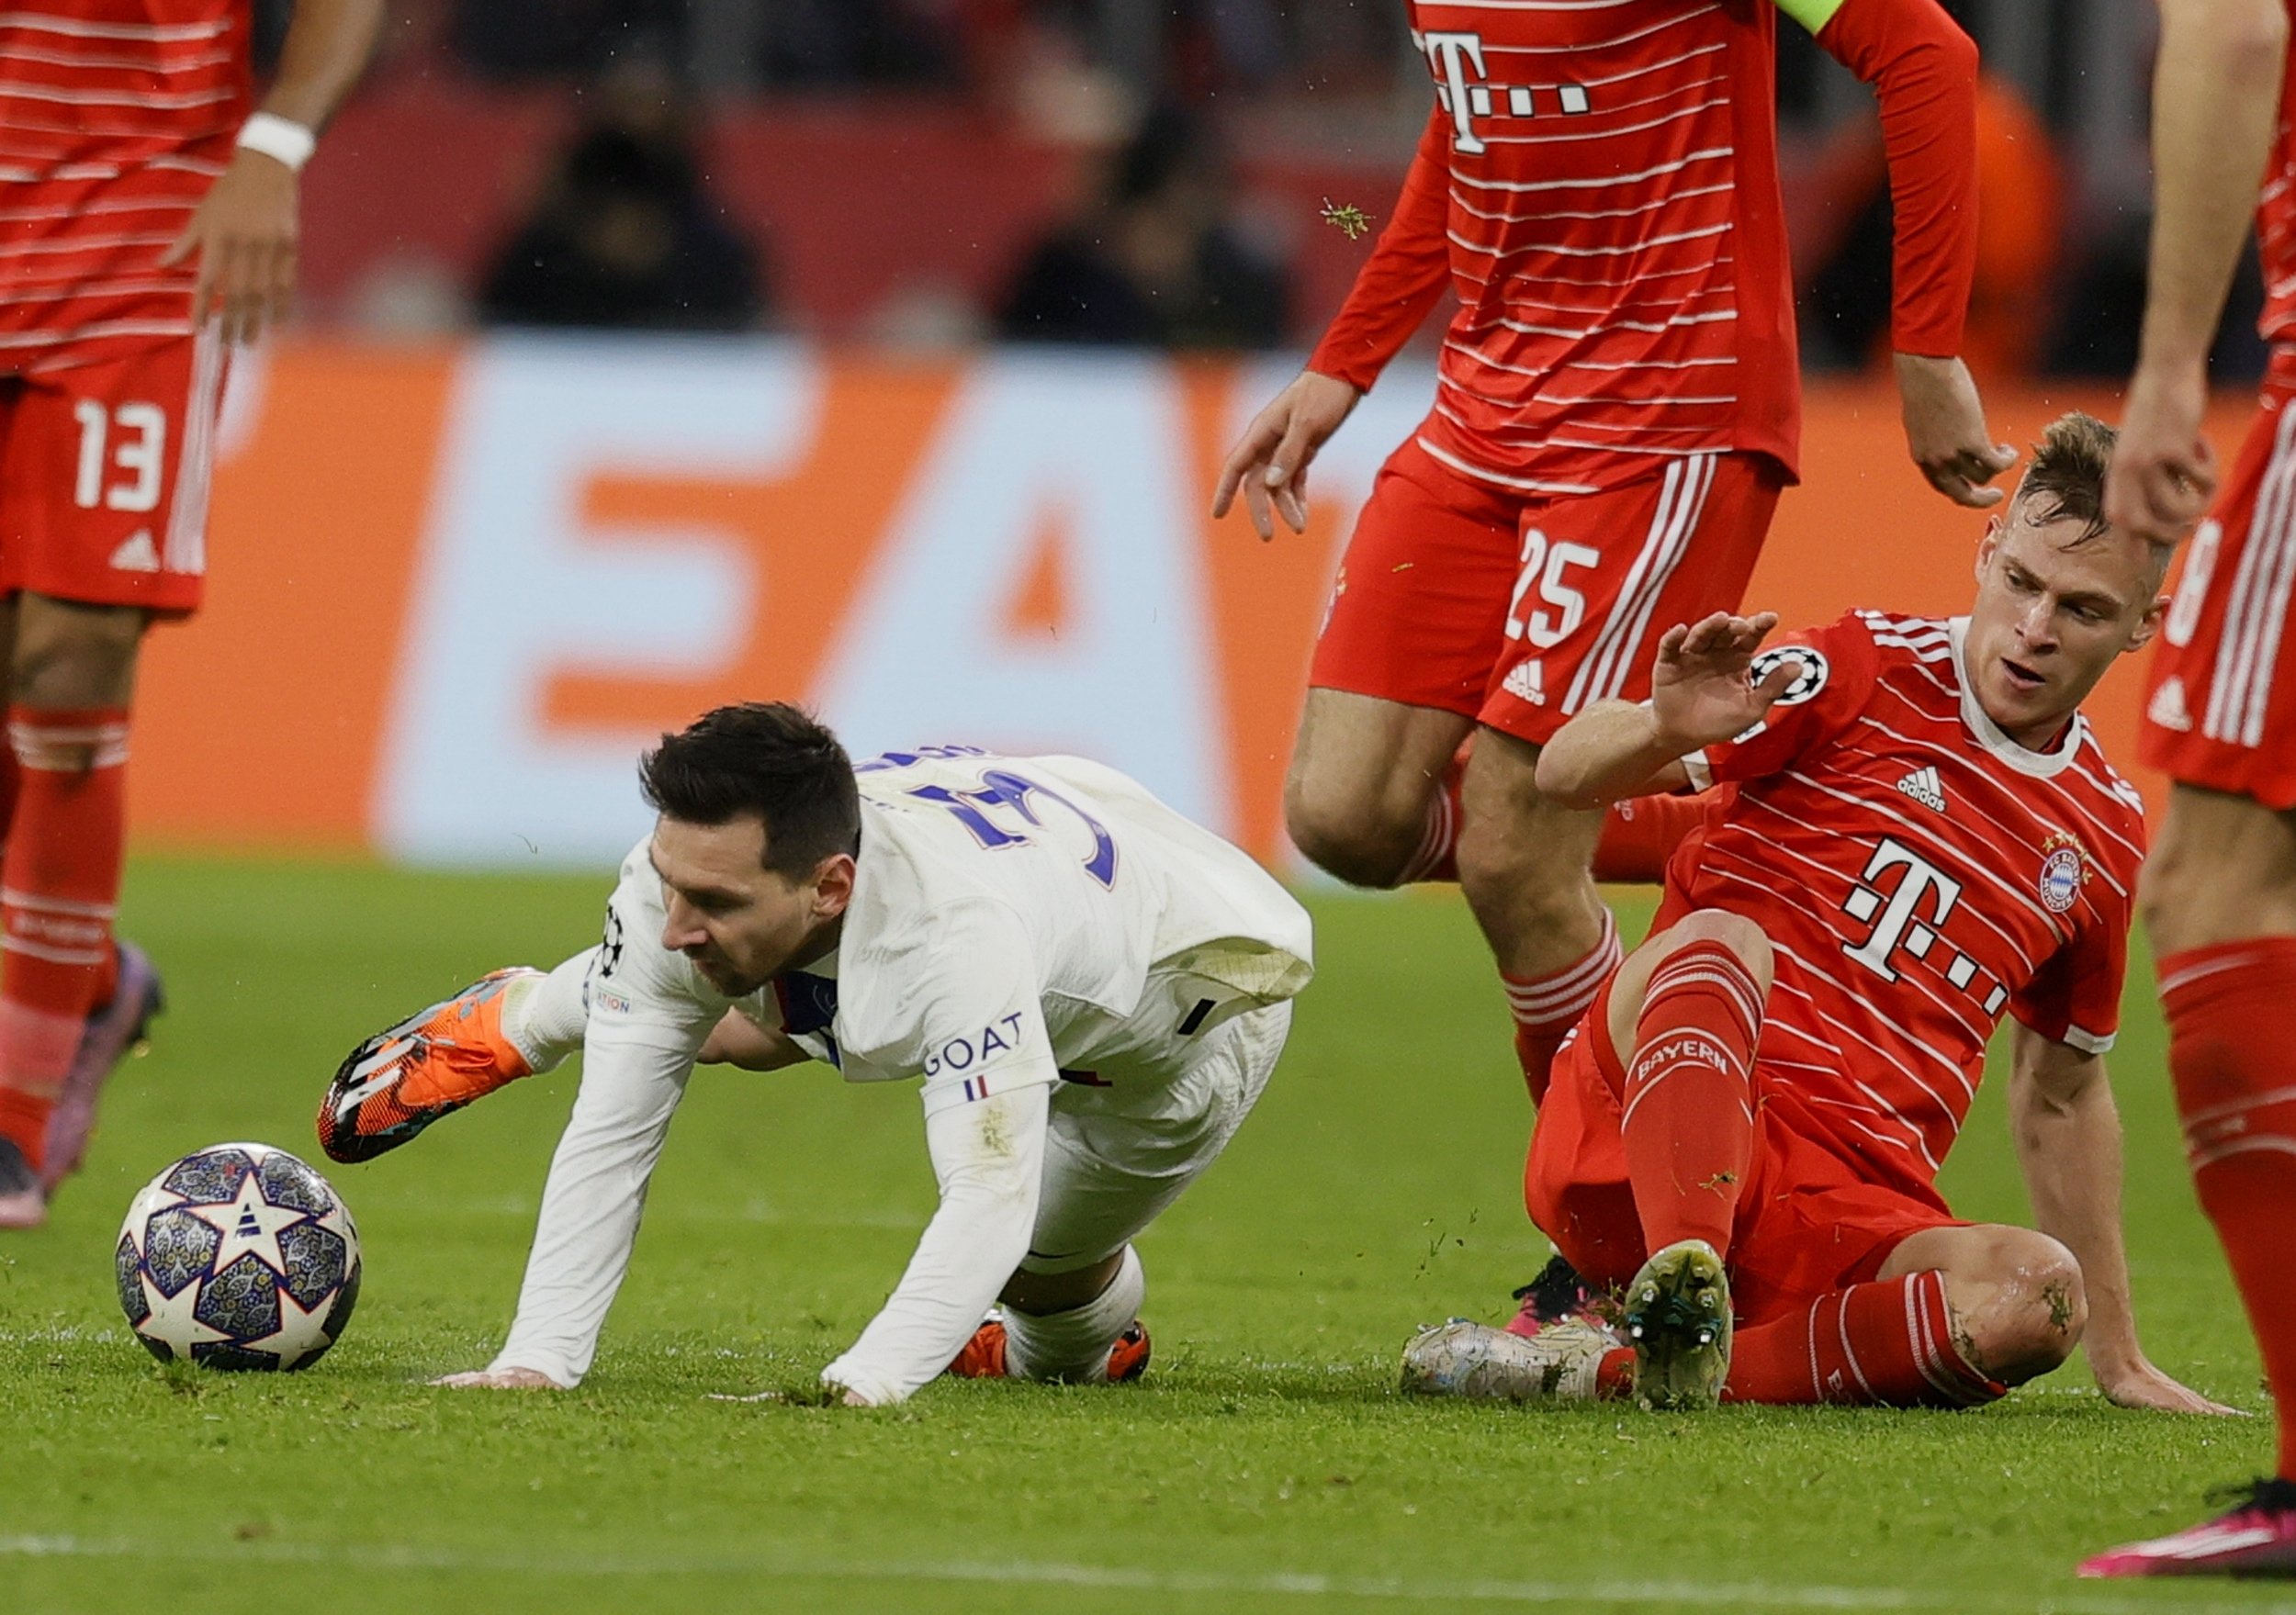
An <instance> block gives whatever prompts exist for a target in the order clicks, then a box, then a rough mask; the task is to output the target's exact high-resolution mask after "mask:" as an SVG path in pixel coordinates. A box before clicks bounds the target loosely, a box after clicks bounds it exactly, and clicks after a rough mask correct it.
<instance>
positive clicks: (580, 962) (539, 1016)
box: [502, 948, 598, 1071]
mask: <svg viewBox="0 0 2296 1615" xmlns="http://www.w3.org/2000/svg"><path fill="white" fill-rule="evenodd" d="M597 952H598V950H597V949H596V948H587V949H585V950H584V951H582V952H580V953H578V954H576V955H575V956H574V957H573V958H572V959H568V960H567V961H566V962H565V963H564V964H562V965H560V966H559V967H558V968H557V970H552V971H551V972H550V973H549V974H548V975H546V976H525V977H522V978H521V979H520V980H518V981H513V982H512V983H511V985H510V988H509V990H508V991H507V992H506V993H504V994H503V1001H502V1035H503V1036H504V1037H508V1038H509V1039H510V1040H511V1046H512V1048H513V1049H517V1050H518V1052H519V1053H520V1054H521V1055H522V1056H523V1057H524V1059H525V1061H526V1063H527V1064H528V1065H529V1066H531V1067H533V1068H534V1069H535V1071H548V1070H550V1069H551V1068H552V1067H554V1066H556V1065H557V1064H558V1063H559V1062H560V1061H561V1060H565V1059H566V1057H567V1056H568V1055H569V1054H577V1053H580V1051H581V1047H582V1033H583V1030H584V1029H585V1028H586V1027H587V1026H589V1025H590V1011H589V1009H588V1007H587V1006H586V1005H585V1004H583V1002H582V983H583V982H584V981H588V980H589V979H590V965H591V959H592V957H593V956H595V955H596V953H597Z"/></svg>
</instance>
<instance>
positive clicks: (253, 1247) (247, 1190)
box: [184, 1172, 310, 1273]
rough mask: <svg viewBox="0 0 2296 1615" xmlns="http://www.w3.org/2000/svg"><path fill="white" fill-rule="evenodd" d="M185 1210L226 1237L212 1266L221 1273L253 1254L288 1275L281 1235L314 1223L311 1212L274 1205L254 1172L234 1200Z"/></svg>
mask: <svg viewBox="0 0 2296 1615" xmlns="http://www.w3.org/2000/svg"><path fill="white" fill-rule="evenodd" d="M184 1209H185V1210H186V1212H188V1213H190V1214H191V1215H192V1216H193V1217H197V1218H198V1219H199V1220H200V1221H201V1222H203V1223H206V1224H207V1225H208V1227H209V1228H213V1229H215V1231H216V1232H217V1233H218V1234H219V1235H221V1236H222V1241H223V1242H222V1243H221V1244H220V1245H219V1246H218V1247H217V1248H216V1252H215V1261H214V1262H213V1263H212V1264H211V1265H212V1268H213V1271H214V1272H217V1273H221V1272H222V1271H223V1270H224V1269H225V1268H227V1267H229V1266H231V1263H232V1262H237V1261H238V1260H239V1259H240V1258H241V1257H242V1256H246V1255H250V1254H252V1255H253V1256H254V1257H255V1258H256V1259H257V1260H258V1261H260V1262H263V1263H264V1265H265V1266H267V1267H268V1268H270V1269H271V1271H272V1272H273V1273H286V1272H287V1258H286V1257H285V1256H284V1255H282V1254H281V1253H280V1251H279V1236H280V1234H282V1233H283V1232H285V1231H286V1230H287V1229H288V1228H293V1227H294V1226H295V1225H296V1224H297V1223H299V1222H309V1221H310V1213H309V1212H307V1211H300V1210H298V1209H297V1208H296V1207H294V1206H274V1205H273V1204H272V1203H271V1202H270V1201H269V1200H266V1199H265V1198H264V1193H263V1184H262V1183H259V1182H257V1181H256V1177H255V1174H254V1173H253V1172H249V1173H248V1174H247V1175H246V1176H245V1177H243V1178H242V1179H240V1181H239V1193H238V1194H236V1195H234V1196H232V1197H231V1199H229V1200H224V1201H218V1202H216V1203H215V1204H213V1205H210V1206H185V1207H184Z"/></svg>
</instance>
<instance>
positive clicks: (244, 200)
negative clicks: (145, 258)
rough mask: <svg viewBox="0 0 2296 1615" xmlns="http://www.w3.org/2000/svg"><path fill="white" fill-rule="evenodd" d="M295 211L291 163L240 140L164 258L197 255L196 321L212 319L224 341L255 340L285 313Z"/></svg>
mask: <svg viewBox="0 0 2296 1615" xmlns="http://www.w3.org/2000/svg"><path fill="white" fill-rule="evenodd" d="M296 212H297V205H296V186H295V171H294V170H293V169H291V168H289V167H288V166H287V164H286V163H282V162H280V161H279V160H278V159H277V158H276V157H266V156H264V154H263V153H262V152H260V151H247V150H245V149H243V148H242V150H241V151H238V153H237V154H236V155H234V156H233V157H232V159H231V166H230V167H229V168H226V169H225V170H224V171H223V173H222V174H221V176H220V177H219V178H218V179H217V180H216V182H215V184H214V185H212V186H210V187H209V188H208V195H207V197H206V199H205V200H203V201H202V202H201V203H200V204H199V206H198V207H197V208H196V209H194V210H193V213H192V216H191V222H190V223H189V224H187V225H186V226H185V227H184V233H183V234H182V235H180V236H178V237H176V238H175V242H174V245H173V246H171V247H169V248H168V249H167V252H165V253H164V254H163V256H162V257H161V259H160V263H161V264H163V265H171V266H172V265H174V264H181V263H183V262H185V261H186V260H187V259H191V258H197V260H198V264H199V278H198V282H197V285H196V286H194V287H193V289H192V294H191V322H192V324H194V325H195V326H197V325H204V324H206V323H207V322H208V320H210V319H213V320H216V322H217V324H218V326H219V329H220V331H221V332H222V336H223V340H224V341H225V342H253V341H254V340H255V338H256V337H257V336H259V335H260V334H262V331H263V328H264V325H266V324H274V325H276V324H277V323H278V322H279V321H280V320H285V319H286V318H287V303H288V301H289V299H290V298H291V297H293V296H294V293H295V253H296V230H297V225H296Z"/></svg>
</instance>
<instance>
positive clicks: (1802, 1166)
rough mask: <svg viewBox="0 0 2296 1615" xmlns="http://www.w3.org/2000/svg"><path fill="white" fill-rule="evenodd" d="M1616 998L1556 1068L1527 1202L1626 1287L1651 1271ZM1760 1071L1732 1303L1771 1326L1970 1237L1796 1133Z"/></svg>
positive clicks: (1928, 1195)
mask: <svg viewBox="0 0 2296 1615" xmlns="http://www.w3.org/2000/svg"><path fill="white" fill-rule="evenodd" d="M1609 1015H1610V989H1609V988H1608V987H1607V986H1605V987H1604V989H1603V994H1602V996H1601V997H1600V998H1598V999H1596V1000H1595V1001H1594V1007H1593V1009H1591V1010H1589V1011H1588V1012H1587V1015H1586V1018H1585V1019H1584V1020H1581V1022H1580V1023H1579V1027H1578V1034H1577V1036H1575V1037H1572V1038H1571V1040H1570V1043H1569V1044H1568V1045H1566V1046H1565V1047H1564V1049H1563V1050H1562V1052H1561V1053H1560V1054H1559V1055H1557V1056H1556V1057H1555V1074H1554V1081H1553V1082H1552V1083H1551V1084H1550V1085H1549V1086H1548V1090H1547V1102H1546V1104H1545V1105H1542V1106H1540V1108H1539V1113H1538V1125H1537V1127H1536V1128H1534V1129H1533V1131H1532V1133H1531V1153H1530V1159H1529V1161H1527V1162H1526V1163H1525V1167H1524V1172H1523V1198H1524V1203H1525V1206H1527V1207H1528V1208H1529V1210H1530V1214H1531V1220H1532V1221H1533V1222H1535V1223H1536V1224H1537V1225H1538V1227H1539V1228H1540V1230H1541V1231H1542V1232H1544V1233H1545V1234H1546V1235H1547V1237H1548V1239H1552V1240H1554V1242H1555V1248H1556V1249H1557V1250H1559V1251H1561V1252H1562V1254H1563V1255H1564V1257H1565V1258H1566V1259H1568V1260H1569V1262H1570V1265H1571V1266H1572V1267H1574V1268H1576V1269H1578V1271H1579V1273H1580V1274H1581V1276H1582V1277H1584V1278H1586V1279H1587V1280H1588V1281H1589V1282H1590V1283H1593V1284H1599V1285H1605V1286H1619V1285H1623V1284H1626V1282H1627V1281H1628V1280H1629V1279H1631V1278H1633V1277H1634V1275H1635V1270H1636V1269H1638V1268H1639V1267H1640V1266H1641V1265H1642V1263H1643V1262H1645V1261H1646V1260H1647V1259H1648V1258H1649V1251H1646V1250H1644V1249H1643V1242H1642V1221H1641V1218H1640V1217H1638V1216H1636V1214H1635V1202H1634V1192H1633V1190H1632V1189H1630V1188H1629V1187H1628V1186H1627V1182H1626V1146H1625V1144H1624V1142H1623V1141H1622V1140H1621V1138H1620V1137H1619V1127H1618V1124H1619V1095H1620V1094H1622V1093H1625V1091H1626V1067H1625V1064H1624V1063H1623V1062H1622V1061H1621V1060H1619V1058H1618V1052H1617V1050H1616V1049H1614V1048H1613V1047H1612V1046H1611V1039H1610V1029H1609V1027H1610V1022H1609ZM1769 1087H1770V1084H1769V1082H1768V1079H1767V1077H1766V1076H1765V1073H1764V1070H1763V1067H1762V1065H1761V1061H1760V1060H1756V1061H1755V1064H1754V1092H1755V1100H1756V1102H1755V1105H1754V1118H1755V1119H1754V1151H1753V1161H1752V1164H1751V1166H1750V1170H1749V1171H1748V1172H1747V1174H1746V1185H1745V1189H1744V1192H1743V1193H1742V1194H1741V1195H1740V1197H1739V1203H1738V1221H1737V1223H1736V1224H1735V1225H1734V1226H1733V1228H1731V1231H1730V1255H1729V1270H1730V1302H1731V1306H1732V1307H1733V1309H1734V1310H1735V1311H1736V1312H1737V1314H1738V1317H1739V1321H1740V1322H1745V1323H1761V1322H1763V1321H1765V1320H1767V1319H1769V1318H1775V1317H1778V1316H1780V1315H1782V1314H1784V1313H1786V1312H1789V1311H1793V1310H1795V1308H1796V1307H1806V1306H1807V1305H1808V1304H1809V1301H1810V1299H1811V1297H1813V1296H1816V1295H1824V1294H1826V1293H1827V1292H1828V1291H1829V1290H1839V1289H1842V1288H1845V1287H1846V1286H1848V1285H1851V1284H1864V1283H1866V1282H1868V1281H1869V1280H1871V1279H1872V1278H1873V1277H1874V1274H1875V1273H1879V1272H1880V1271H1881V1268H1882V1264H1883V1263H1884V1262H1886V1261H1888V1260H1889V1253H1890V1252H1891V1251H1894V1250H1896V1248H1897V1246H1898V1244H1899V1243H1900V1242H1902V1241H1903V1240H1904V1239H1907V1238H1908V1236H1910V1235H1913V1234H1918V1233H1919V1232H1921V1231H1922V1230H1923V1229H1924V1228H1961V1227H1965V1226H1966V1225H1965V1224H1964V1223H1963V1222H1962V1221H1961V1219H1959V1218H1958V1217H1954V1216H1953V1215H1952V1214H1951V1213H1950V1212H1948V1211H1947V1210H1946V1209H1945V1202H1944V1201H1943V1200H1942V1199H1941V1198H1940V1197H1939V1195H1938V1194H1937V1192H1936V1191H1935V1190H1934V1189H1930V1190H1927V1191H1926V1192H1922V1193H1916V1192H1913V1191H1911V1190H1908V1189H1905V1188H1899V1187H1893V1186H1891V1185H1889V1184H1885V1183H1874V1182H1873V1181H1872V1180H1871V1178H1870V1177H1868V1176H1867V1175H1865V1174H1863V1173H1862V1172H1860V1171H1859V1170H1858V1168H1857V1166H1856V1165H1855V1164H1854V1163H1853V1162H1851V1161H1849V1160H1847V1159H1845V1158H1844V1157H1843V1156H1842V1155H1840V1154H1839V1153H1837V1152H1836V1151H1835V1150H1832V1149H1829V1147H1828V1146H1827V1145H1825V1144H1824V1143H1822V1142H1821V1141H1820V1139H1819V1138H1818V1135H1817V1133H1816V1131H1815V1129H1797V1128H1796V1127H1795V1126H1794V1125H1793V1122H1792V1120H1791V1119H1790V1118H1792V1117H1793V1116H1795V1115H1796V1114H1797V1113H1798V1111H1799V1108H1800V1107H1799V1106H1798V1105H1794V1104H1793V1103H1792V1102H1791V1097H1790V1095H1785V1094H1781V1093H1777V1092H1776V1091H1775V1090H1774V1089H1773V1090H1771V1091H1770V1092H1767V1093H1765V1089H1767V1088H1769Z"/></svg>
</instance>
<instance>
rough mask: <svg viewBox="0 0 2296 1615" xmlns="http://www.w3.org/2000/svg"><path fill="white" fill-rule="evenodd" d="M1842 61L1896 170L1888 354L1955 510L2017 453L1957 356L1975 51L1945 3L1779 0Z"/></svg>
mask: <svg viewBox="0 0 2296 1615" xmlns="http://www.w3.org/2000/svg"><path fill="white" fill-rule="evenodd" d="M1780 4H1781V6H1783V8H1784V10H1786V11H1788V12H1790V13H1791V14H1792V15H1793V16H1794V17H1795V18H1797V19H1798V20H1799V21H1801V22H1802V23H1803V24H1804V25H1805V26H1806V27H1808V28H1810V29H1811V30H1812V31H1813V33H1814V34H1815V36H1816V38H1817V40H1818V44H1819V45H1821V46H1822V47H1824V48H1825V50H1827V51H1829V53H1830V54H1831V55H1832V56H1833V57H1834V59H1835V60H1836V61H1838V62H1840V63H1841V64H1842V65H1843V66H1845V67H1847V68H1848V69H1849V70H1850V71H1851V72H1852V73H1856V74H1857V75H1858V77H1859V78H1860V79H1861V80H1863V82H1864V83H1866V84H1871V85H1872V86H1873V87H1874V98H1875V99H1876V100H1877V101H1878V102H1879V103H1880V105H1881V118H1882V145H1883V151H1884V154H1885V157H1886V158H1887V160H1888V163H1889V200H1890V215H1891V221H1892V225H1893V232H1894V237H1895V239H1894V241H1893V242H1892V253H1891V258H1892V274H1891V276H1890V284H1891V304H1892V309H1891V319H1890V345H1891V346H1892V347H1893V348H1894V349H1896V370H1897V389H1898V396H1899V398H1900V400H1901V401H1902V403H1903V406H1904V412H1905V425H1906V447H1907V449H1908V452H1909V453H1910V454H1912V456H1913V462H1914V464H1915V465H1919V467H1920V468H1921V474H1922V476H1924V477H1927V478H1928V479H1929V482H1930V487H1932V488H1936V489H1937V490H1938V491H1939V492H1940V493H1941V494H1943V495H1945V496H1946V498H1948V499H1952V500H1953V502H1954V503H1956V504H1961V505H1968V506H1971V507H1973V508H1975V509H1980V510H1982V509H1984V508H1986V507H1987V506H1990V505H1995V504H1998V503H1999V502H2000V500H2001V499H2003V497H2004V496H2003V494H2002V493H2001V490H2000V489H1998V488H1987V487H1986V486H1985V484H1986V483H1987V482H1989V481H1991V480H1992V479H1993V478H1994V477H1997V476H1998V475H1999V474H2000V473H2002V472H2003V471H2006V470H2008V469H2009V467H2010V466H2011V465H2015V464H2016V463H2017V453H2016V451H2015V450H2014V449H2012V448H2010V447H2009V445H2008V444H2006V443H1996V442H1995V441H1994V439H1993V435H1992V433H1990V432H1987V431H1986V423H1985V408H1984V406H1983V405H1982V404H1981V403H1980V402H1979V401H1978V398H1977V389H1976V386H1975V383H1973V382H1972V381H1971V380H1970V377H1969V371H1968V368H1967V366H1965V365H1964V364H1962V362H1961V360H1960V359H1959V358H1957V357H1955V355H1956V354H1958V353H1960V352H1961V345H1962V334H1963V326H1964V322H1965V321H1966V320H1967V317H1968V312H1969V293H1970V288H1971V286H1973V285H1974V284H1975V279H1976V267H1977V47H1976V46H1975V44H1974V43H1973V42H1972V41H1971V40H1970V38H1969V36H1968V35H1967V34H1965V33H1964V32H1963V31H1962V30H1961V28H1959V27H1957V26H1956V25H1955V24H1954V22H1953V18H1952V17H1948V16H1947V15H1946V14H1945V10H1944V8H1943V7H1942V6H1940V5H1939V4H1938V3H1937V0H1780Z"/></svg>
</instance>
